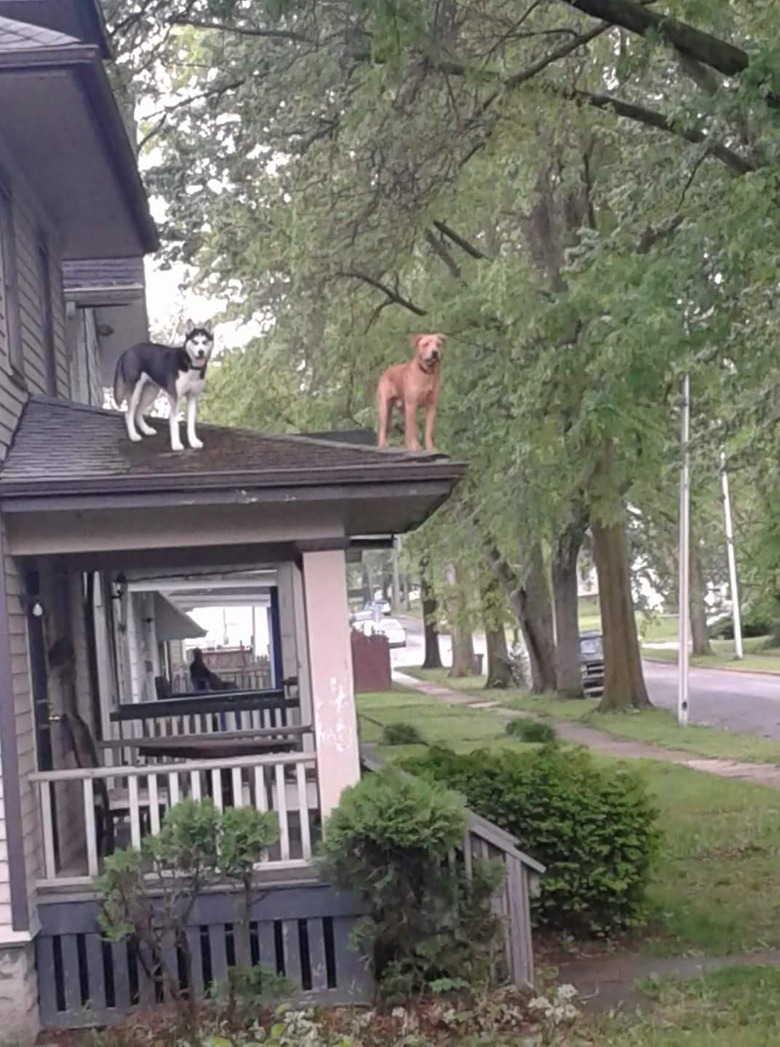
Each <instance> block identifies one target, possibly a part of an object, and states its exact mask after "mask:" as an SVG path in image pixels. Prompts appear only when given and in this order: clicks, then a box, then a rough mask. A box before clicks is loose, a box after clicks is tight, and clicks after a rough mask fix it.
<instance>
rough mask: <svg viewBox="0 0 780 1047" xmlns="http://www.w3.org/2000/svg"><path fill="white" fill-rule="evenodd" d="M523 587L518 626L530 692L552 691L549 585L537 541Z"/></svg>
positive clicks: (553, 668)
mask: <svg viewBox="0 0 780 1047" xmlns="http://www.w3.org/2000/svg"><path fill="white" fill-rule="evenodd" d="M524 589H525V594H526V600H525V613H524V614H523V616H522V617H521V619H520V628H521V629H522V630H523V638H524V639H525V643H526V648H527V649H528V658H529V661H530V663H531V691H532V693H533V694H548V693H551V692H553V691H554V690H555V642H554V640H553V620H552V604H551V602H550V588H549V585H548V582H547V574H546V572H545V569H544V557H543V555H542V548H541V546H540V545H538V544H537V545H535V546H534V548H533V549H532V550H531V556H530V558H529V565H528V569H527V571H526V574H525V586H524Z"/></svg>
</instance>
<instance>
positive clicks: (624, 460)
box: [109, 0, 780, 690]
mask: <svg viewBox="0 0 780 1047" xmlns="http://www.w3.org/2000/svg"><path fill="white" fill-rule="evenodd" d="M109 21H110V24H111V26H112V31H113V34H114V38H115V44H116V48H117V53H118V54H119V56H120V64H121V68H122V72H123V75H124V77H125V79H126V81H127V83H128V85H129V87H130V88H131V89H132V90H134V91H135V92H136V93H137V94H138V95H143V101H144V104H143V109H142V111H143V113H144V114H146V115H145V117H144V121H143V126H142V128H141V131H142V135H145V136H146V150H147V152H146V159H147V164H148V179H149V184H150V187H151V188H152V190H153V191H154V192H155V193H156V194H158V195H159V196H160V197H161V198H162V199H163V200H164V203H165V212H166V229H165V232H166V243H167V247H166V250H167V252H168V255H169V257H170V258H171V259H184V260H186V261H188V262H191V263H193V264H194V265H195V266H196V267H197V268H198V271H199V274H200V280H201V281H202V283H203V286H204V287H206V288H207V289H210V290H218V291H220V292H221V293H223V294H224V293H227V295H228V296H229V299H230V307H229V309H230V313H231V315H233V316H241V317H254V318H256V319H259V320H261V321H262V323H263V329H264V334H263V335H262V336H261V337H259V338H257V339H256V340H255V341H254V342H253V343H252V344H250V345H249V346H247V347H246V348H245V349H243V350H241V351H239V352H236V353H234V354H231V355H229V356H228V357H227V358H226V360H225V362H224V363H223V364H222V366H221V367H220V368H219V369H215V374H214V377H213V381H212V383H211V386H210V390H209V405H208V410H209V412H210V413H211V416H212V417H218V418H220V419H221V420H224V421H229V422H232V423H241V424H249V425H257V426H262V427H263V428H266V429H276V430H279V429H290V428H297V427H300V428H309V429H314V428H322V427H325V426H328V425H335V426H339V425H365V424H373V401H374V390H375V385H376V380H377V377H378V375H379V374H380V373H381V371H382V369H383V367H384V366H386V365H387V364H389V363H391V362H395V361H397V360H399V359H403V358H404V357H405V356H406V354H407V349H408V337H409V335H410V334H411V333H413V332H414V331H415V330H420V329H428V330H444V331H446V332H447V333H448V335H449V336H450V340H449V343H448V346H449V348H448V352H447V357H446V359H445V362H444V375H445V381H444V386H443V398H442V402H441V404H440V412H439V419H438V421H437V439H438V441H439V443H440V445H441V446H442V447H443V448H444V449H445V450H447V451H449V452H450V453H452V454H454V455H459V456H463V457H466V458H467V459H468V461H469V462H470V464H471V470H470V477H469V480H468V484H467V486H466V488H465V490H464V492H463V498H464V499H465V500H467V502H468V504H471V505H474V506H477V507H479V520H480V527H481V531H482V532H483V538H484V547H488V548H491V549H494V550H495V551H496V552H497V554H498V559H496V558H493V560H492V563H494V564H498V563H501V564H506V565H507V566H508V568H509V570H510V575H511V576H508V577H507V579H506V587H507V591H508V592H512V593H517V592H519V591H520V590H521V589H523V586H522V584H520V585H519V588H518V583H521V582H522V580H523V579H524V578H525V576H526V573H527V571H528V570H529V565H534V564H536V563H537V562H538V560H539V558H540V557H541V558H542V559H544V557H545V556H547V555H549V553H548V551H549V550H552V549H556V548H558V547H559V544H560V539H561V537H562V536H563V535H565V534H566V532H567V529H568V528H569V527H570V526H571V524H572V521H573V520H575V519H577V518H578V516H579V514H580V513H581V512H582V513H585V514H586V516H587V518H588V519H589V520H590V522H591V525H593V526H595V527H596V528H597V529H598V528H600V527H601V528H603V529H604V530H603V532H599V533H601V534H602V535H603V536H604V537H605V541H606V542H607V544H606V546H603V545H602V544H601V543H597V547H598V549H599V550H601V551H602V553H603V554H604V555H606V556H607V557H608V558H609V557H611V556H616V557H618V558H620V557H625V556H627V555H628V553H627V551H626V548H625V547H624V545H620V547H618V546H617V545H615V546H614V547H611V546H610V545H609V542H610V541H612V540H614V541H615V542H617V540H618V538H619V535H620V532H621V527H622V526H623V524H624V523H625V521H626V519H627V515H626V514H627V513H628V512H629V511H630V512H634V511H635V510H636V511H638V512H639V513H640V514H641V517H642V521H643V526H642V527H639V528H633V529H631V535H632V543H633V542H635V541H638V540H639V537H638V536H645V537H643V539H642V540H645V541H649V540H650V539H649V537H648V536H650V535H651V534H653V533H655V529H656V524H657V525H658V526H661V524H660V523H659V521H661V520H662V519H663V514H664V513H666V512H667V511H668V505H669V503H670V498H671V499H672V500H673V489H674V485H675V483H676V467H677V464H678V424H677V423H678V419H677V414H676V411H677V407H678V395H679V394H678V390H679V383H680V377H681V375H682V374H683V373H684V372H686V371H687V372H688V373H690V375H691V379H692V385H693V389H694V407H695V411H696V416H695V418H694V432H695V433H696V434H697V446H696V454H697V456H698V459H699V460H700V461H702V462H709V463H710V465H709V466H707V468H710V467H711V463H713V462H714V461H715V457H716V454H717V451H718V448H719V446H720V444H721V443H725V444H726V445H727V447H728V450H729V451H732V450H733V452H734V454H735V455H736V458H735V460H736V461H738V462H739V461H744V456H745V453H746V452H745V448H746V447H748V448H749V447H752V446H758V445H759V444H760V446H761V447H762V448H764V449H767V455H766V457H767V458H768V460H770V461H771V460H774V459H775V458H776V450H777V449H776V437H775V435H774V434H775V427H774V424H773V423H772V425H769V424H765V423H768V421H769V420H770V419H774V418H775V415H776V409H775V408H774V407H773V403H774V402H776V396H775V395H774V394H775V392H776V390H775V388H774V384H775V383H774V378H773V377H772V376H774V375H775V374H777V373H780V370H779V369H778V364H780V359H779V358H778V352H779V350H778V343H777V338H776V330H777V294H776V284H777V273H778V269H779V263H780V256H779V255H778V251H779V250H780V249H779V248H778V243H780V237H778V230H777V185H778V181H777V179H778V174H779V173H780V172H779V171H778V145H779V141H780V140H779V138H778V112H777V99H778V97H779V96H780V86H779V83H780V60H778V55H779V54H780V47H779V46H778V43H780V8H778V5H775V4H770V3H766V2H758V0H750V2H749V0H733V2H732V3H729V4H728V5H724V4H719V5H713V4H709V3H705V2H704V0H659V2H656V3H646V2H638V0H566V2H560V3H557V4H548V3H539V2H538V0H525V2H522V3H517V4H514V3H513V4H507V3H505V2H503V0H486V2H485V0H480V2H479V3H477V2H476V0H404V2H402V3H396V2H392V3H391V2H390V0H377V2H375V3H370V4H369V3H365V2H360V0H329V2H327V3H326V2H324V0H268V2H266V3H255V4H251V5H250V4H244V3H239V2H238V0H166V2H163V0H114V7H113V9H112V10H110V11H109ZM705 422H706V424H705ZM756 442H758V443H756ZM740 455H742V457H740ZM748 473H750V470H749V467H748V468H747V472H746V479H745V487H746V489H748V490H750V491H751V497H752V498H753V499H754V500H755V499H758V498H765V500H766V501H767V502H769V500H770V499H771V498H772V497H773V494H772V491H773V488H772V483H773V480H772V475H773V473H772V470H771V469H764V470H760V469H758V468H755V469H754V470H753V472H752V473H751V474H750V475H749V478H748ZM736 482H737V484H739V482H740V481H739V480H737V481H736ZM760 492H764V494H761V493H760ZM444 530H446V540H447V541H448V542H449V543H450V548H449V550H448V559H449V560H452V561H453V562H454V561H457V560H459V559H460V557H461V555H462V556H463V557H464V558H465V559H466V560H468V559H469V557H471V559H472V560H473V542H474V537H473V533H472V532H471V530H470V529H469V527H465V526H462V524H460V523H459V522H458V513H457V512H456V511H452V512H449V513H445V514H443V515H440V518H439V520H437V521H434V522H433V523H432V524H431V526H430V528H429V529H428V537H429V540H430V542H432V543H437V542H438V541H439V540H440V533H443V532H444ZM610 536H611V537H610ZM480 547H483V546H482V545H481V546H480ZM632 548H633V545H632ZM777 559H778V563H780V557H778V558H777ZM616 564H617V561H616V560H615V561H610V566H609V569H611V570H616V569H617V566H616ZM602 568H603V569H605V570H606V569H607V566H605V565H604V564H602ZM494 574H495V571H494ZM624 612H625V607H623V608H622V609H621V615H623V616H624V617H625V614H624ZM632 642H634V640H633V639H632V637H630V636H628V637H623V638H622V639H620V642H619V643H618V644H617V646H616V648H615V650H616V651H617V652H618V653H619V651H620V650H621V649H622V648H623V647H625V646H626V644H629V645H630V644H631V643H632ZM630 689H631V688H630V687H629V690H630Z"/></svg>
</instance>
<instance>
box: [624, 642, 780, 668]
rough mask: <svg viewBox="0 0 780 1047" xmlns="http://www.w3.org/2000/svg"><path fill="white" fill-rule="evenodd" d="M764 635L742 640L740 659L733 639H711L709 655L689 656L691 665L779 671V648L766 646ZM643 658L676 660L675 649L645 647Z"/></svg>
mask: <svg viewBox="0 0 780 1047" xmlns="http://www.w3.org/2000/svg"><path fill="white" fill-rule="evenodd" d="M766 642H767V637H766V636H754V637H748V639H746V640H745V641H744V647H745V657H744V658H743V659H742V660H741V661H737V660H736V659H735V658H734V641H733V640H713V641H712V649H713V654H711V655H696V656H695V657H692V658H691V665H698V666H701V667H702V668H711V669H718V668H722V667H723V666H726V667H727V668H729V669H733V670H735V671H737V672H756V670H758V671H759V672H769V673H780V648H778V647H766V646H765V645H766ZM643 654H644V656H645V658H651V659H655V660H657V661H662V662H675V663H676V662H677V651H676V650H673V649H669V648H661V649H655V648H645V649H644V650H643Z"/></svg>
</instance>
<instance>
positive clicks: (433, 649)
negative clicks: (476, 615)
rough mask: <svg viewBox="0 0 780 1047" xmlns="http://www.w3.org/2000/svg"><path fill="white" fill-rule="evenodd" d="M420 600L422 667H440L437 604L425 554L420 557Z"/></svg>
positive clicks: (428, 562)
mask: <svg viewBox="0 0 780 1047" xmlns="http://www.w3.org/2000/svg"><path fill="white" fill-rule="evenodd" d="M420 601H421V603H422V616H423V630H424V636H425V658H424V660H423V663H422V668H423V669H441V668H442V662H441V650H440V649H439V629H438V626H437V624H436V621H437V615H438V612H439V605H438V602H437V600H436V596H435V594H434V591H433V586H432V585H431V581H430V561H429V559H428V557H427V556H423V557H421V559H420Z"/></svg>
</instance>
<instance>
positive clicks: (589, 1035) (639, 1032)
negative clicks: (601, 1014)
mask: <svg viewBox="0 0 780 1047" xmlns="http://www.w3.org/2000/svg"><path fill="white" fill-rule="evenodd" d="M646 988H647V990H648V993H649V994H650V997H651V1000H652V1002H648V1004H646V1005H643V1007H642V1011H643V1014H644V1015H645V1016H643V1017H642V1018H639V1019H638V1020H637V1019H633V1018H631V1017H629V1016H626V1017H607V1018H590V1019H588V1018H586V1019H585V1020H584V1022H583V1021H578V1022H577V1024H576V1026H575V1031H574V1032H573V1033H572V1034H571V1038H570V1039H567V1040H566V1041H565V1042H568V1043H571V1044H572V1045H574V1047H579V1045H585V1044H600V1045H604V1047H774V1045H775V1044H778V1043H780V1032H779V1031H778V1020H777V1014H778V1009H780V971H779V970H777V969H776V968H773V967H753V968H739V967H730V968H726V969H725V970H722V971H715V972H712V973H710V974H707V975H704V976H703V977H700V978H693V979H690V980H679V979H664V980H663V981H659V982H657V983H655V984H650V985H647V986H646ZM648 1011H649V1013H648Z"/></svg>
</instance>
